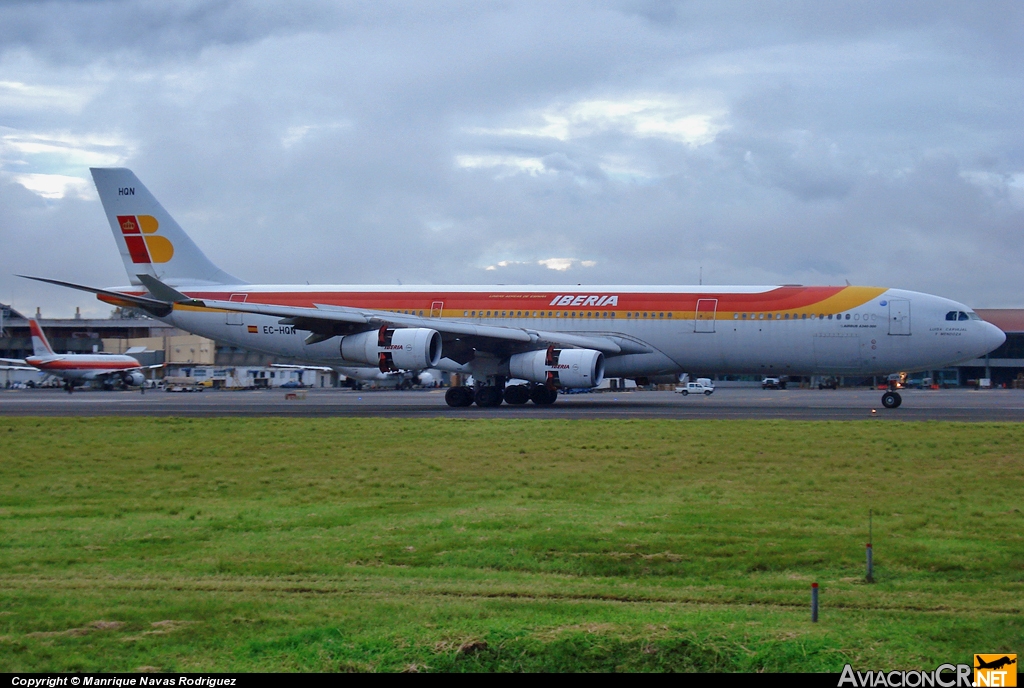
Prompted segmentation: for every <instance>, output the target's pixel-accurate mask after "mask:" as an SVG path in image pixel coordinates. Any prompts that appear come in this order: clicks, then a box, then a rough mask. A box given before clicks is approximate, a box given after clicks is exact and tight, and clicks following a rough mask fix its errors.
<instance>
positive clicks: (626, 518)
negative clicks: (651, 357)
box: [0, 418, 1024, 671]
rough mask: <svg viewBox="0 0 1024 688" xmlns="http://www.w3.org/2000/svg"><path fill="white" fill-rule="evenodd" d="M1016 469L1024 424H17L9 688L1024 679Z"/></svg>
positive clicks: (1021, 477) (5, 567)
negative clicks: (289, 678)
mask: <svg viewBox="0 0 1024 688" xmlns="http://www.w3.org/2000/svg"><path fill="white" fill-rule="evenodd" d="M1022 447H1024V427H1022V426H1020V425H1015V424H952V423H913V424H900V423H875V422H865V423H799V422H745V421H741V422H675V421H593V422H591V421H517V420H512V421H488V420H480V421H462V420H391V419H387V420H386V419H380V420H377V419H371V420H356V419H326V420H314V419H298V420H293V419H252V420H240V419H102V418H88V419H34V418H28V419H16V418H0V486H2V490H0V671H31V670H37V671H49V670H90V671H91V670H106V671H132V670H135V669H138V668H139V667H157V668H159V669H163V670H174V671H188V670H192V671H209V670H284V671H291V670H309V671H325V670H326V671H336V670H346V669H352V670H403V669H413V670H417V669H418V670H455V671H458V670H613V669H620V670H721V671H734V670H747V671H751V670H762V669H763V670H769V671H771V670H790V671H822V670H831V671H838V670H840V669H841V668H842V666H843V664H845V663H846V662H852V663H854V665H855V666H857V667H859V668H869V667H870V668H883V667H902V668H913V667H924V668H934V667H935V666H936V665H937V664H939V663H941V662H947V661H950V662H964V661H969V657H970V654H971V653H974V652H999V651H1011V652H1012V651H1020V650H1021V648H1024V624H1022V622H1021V611H1022V607H1024V586H1022V581H1024V536H1022V531H1024V516H1022V514H1021V508H1022V504H1021V502H1022V499H1021V495H1022V494H1024V472H1022V470H1021V469H1022V467H1024V466H1022V464H1024V462H1022V458H1021V450H1022ZM869 508H871V509H874V512H875V519H874V524H875V532H874V540H875V542H874V544H875V553H876V576H877V579H878V582H877V583H875V584H874V585H868V584H865V583H864V581H863V576H864V563H863V561H864V543H865V542H866V540H867V513H868V509H869ZM812 581H817V582H819V583H820V584H821V590H822V595H821V599H822V613H821V622H820V623H818V624H814V625H812V624H811V623H809V608H808V607H809V597H810V595H809V591H810V584H811V582H812ZM101 622H108V623H101Z"/></svg>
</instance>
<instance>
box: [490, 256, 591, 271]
mask: <svg viewBox="0 0 1024 688" xmlns="http://www.w3.org/2000/svg"><path fill="white" fill-rule="evenodd" d="M522 265H540V266H542V267H545V268H547V269H548V270H555V271H557V272H565V271H566V270H570V269H572V268H574V267H576V266H579V267H584V268H592V267H594V266H595V265H597V261H596V260H580V259H578V258H542V259H541V260H536V261H529V260H501V261H498V262H497V263H495V264H494V265H488V266H487V267H486V268H484V269H485V270H488V271H493V270H497V269H498V268H507V267H514V266H522Z"/></svg>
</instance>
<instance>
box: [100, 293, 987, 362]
mask: <svg viewBox="0 0 1024 688" xmlns="http://www.w3.org/2000/svg"><path fill="white" fill-rule="evenodd" d="M180 289H181V291H182V292H183V293H185V294H186V295H188V296H190V297H193V298H199V299H209V300H220V301H246V302H248V303H266V304H275V305H288V306H304V307H310V308H312V307H315V306H320V305H326V306H346V307H353V308H366V309H373V310H378V311H391V312H399V313H406V314H412V315H420V316H424V317H427V318H430V317H437V318H444V319H446V320H458V321H463V322H471V323H482V324H486V325H494V326H502V327H509V328H520V329H524V330H527V331H530V330H533V329H536V330H543V331H553V332H562V333H575V334H583V335H599V334H600V335H614V336H617V337H620V338H622V339H625V340H630V341H635V342H637V343H638V344H639V345H641V346H640V349H647V351H646V352H645V353H623V354H621V355H613V356H608V357H607V359H606V362H605V376H606V377H641V376H653V375H664V374H676V373H682V372H689V373H691V374H699V373H710V374H771V375H813V374H829V375H882V374H887V373H893V372H900V371H914V370H929V369H937V368H943V367H946V366H949V365H952V364H955V363H958V362H961V361H965V360H969V359H974V358H977V357H979V356H984V355H985V354H986V353H988V352H989V351H991V350H993V349H994V348H996V347H997V346H999V345H1000V344H1001V343H1002V342H1003V341H1004V339H1005V335H1004V334H1003V333H1002V332H1001V331H1000V330H999V329H998V328H996V327H994V326H993V325H990V324H989V323H986V322H984V321H982V320H980V319H978V318H977V316H976V315H975V314H974V313H973V311H971V309H970V308H968V307H967V306H965V305H963V304H960V303H957V302H955V301H951V300H949V299H945V298H941V297H938V296H932V295H928V294H922V293H918V292H911V291H903V290H898V289H886V288H873V287H791V286H784V287H774V286H772V287H709V286H704V287H643V286H611V287H607V286H604V287H575V288H568V287H564V286H554V287H524V288H508V287H470V286H427V287H411V286H410V287H390V286H347V285H346V286H294V285H287V286H280V285H237V286H224V287H220V286H217V287H202V288H198V289H190V288H188V287H186V286H181V287H180ZM119 290H120V291H123V292H130V293H135V294H138V293H140V292H139V290H138V288H137V287H136V288H120V289H119ZM951 314H952V319H950V317H951ZM164 320H166V321H167V322H169V323H171V324H173V325H175V326H176V327H179V328H181V329H183V330H186V331H188V332H192V333H195V334H199V335H202V336H205V337H209V338H211V339H216V340H218V341H221V342H226V343H230V344H233V345H235V346H239V347H243V348H245V349H250V350H254V351H261V352H265V353H269V354H274V355H277V356H284V357H289V358H294V359H299V360H303V361H309V362H315V363H319V364H326V365H360V364H359V363H353V362H351V361H345V360H343V359H342V358H341V355H340V351H339V338H338V337H335V338H332V339H328V340H327V341H321V342H318V343H314V344H305V343H304V339H305V338H306V335H308V334H309V333H308V332H306V331H303V330H301V329H297V328H296V327H294V326H292V325H286V324H281V322H280V321H281V318H279V317H276V316H265V315H253V314H249V313H237V312H226V311H210V310H203V309H199V308H191V307H181V306H176V307H175V309H174V311H173V312H172V313H171V314H169V315H168V316H167V317H165V318H164ZM442 356H443V354H442ZM502 365H503V363H502V361H501V360H500V358H499V357H495V356H493V355H490V356H483V357H479V358H477V359H476V360H475V361H472V362H470V363H469V364H458V363H456V362H455V361H452V360H450V359H447V358H444V357H442V360H441V363H440V365H438V366H437V367H438V368H440V369H442V370H448V371H452V372H455V371H459V372H471V373H474V374H476V375H478V376H479V375H487V374H502Z"/></svg>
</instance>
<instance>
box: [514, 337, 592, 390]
mask: <svg viewBox="0 0 1024 688" xmlns="http://www.w3.org/2000/svg"><path fill="white" fill-rule="evenodd" d="M508 369H509V373H510V374H511V375H512V377H517V378H520V379H522V380H529V381H530V382H537V383H539V384H544V385H548V386H552V387H568V388H576V387H597V386H598V385H599V384H601V381H602V380H603V379H604V354H602V353H601V352H600V351H594V350H593V349H556V348H555V347H553V346H552V347H548V349H547V350H546V351H530V352H528V353H525V354H516V355H514V356H512V357H511V358H510V359H509V360H508Z"/></svg>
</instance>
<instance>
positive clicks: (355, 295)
mask: <svg viewBox="0 0 1024 688" xmlns="http://www.w3.org/2000/svg"><path fill="white" fill-rule="evenodd" d="M845 288H846V287H778V288H775V289H771V290H769V291H765V292H760V293H753V294H751V293H743V294H736V293H720V292H715V291H710V290H709V291H707V292H702V293H673V292H647V293H631V292H625V293H623V292H616V291H611V290H607V289H606V290H601V291H589V290H587V289H586V288H585V287H578V288H577V289H575V290H573V289H571V288H566V289H565V290H564V291H561V292H555V291H552V292H483V291H482V292H430V291H422V292H363V291H351V292H347V291H322V292H313V291H295V292H291V291H277V292H273V291H266V292H264V291H252V292H247V293H248V299H247V300H246V303H248V304H261V303H262V304H268V305H275V306H296V307H300V308H313V307H314V304H318V303H319V304H324V305H329V306H349V307H352V308H367V309H372V310H395V309H399V310H412V311H416V312H417V314H418V312H419V311H423V314H424V315H428V314H429V313H430V310H431V306H432V305H433V304H435V303H436V302H443V303H444V309H445V311H449V312H450V311H452V310H459V311H473V310H475V311H480V310H484V311H486V310H491V311H494V310H499V311H501V310H523V311H527V310H529V311H533V310H537V311H539V310H542V309H543V310H560V309H568V310H577V311H578V310H587V309H591V310H628V311H644V310H646V311H658V310H673V311H694V310H696V308H697V301H698V300H699V299H717V300H718V310H719V311H727V312H731V311H754V312H756V311H775V310H780V311H782V310H793V309H800V308H809V307H811V306H813V305H815V304H817V303H820V302H821V301H824V300H825V299H827V298H830V297H832V296H835V295H836V294H838V293H839V292H841V291H842V290H843V289H845ZM132 293H133V294H138V295H140V296H142V295H144V292H132ZM237 293H238V292H237V290H234V291H232V292H230V293H228V292H216V291H192V290H189V291H187V292H186V294H187V295H188V296H190V297H192V298H197V299H209V300H217V301H227V300H228V299H229V298H230V296H231V295H232V294H237ZM568 294H573V295H578V294H586V295H593V296H602V297H605V296H617V297H618V303H617V304H615V305H602V306H596V305H576V306H555V305H552V304H551V301H552V300H553V299H554V298H555V297H556V296H563V295H568ZM100 298H101V299H102V298H103V297H102V296H101V297H100Z"/></svg>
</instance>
